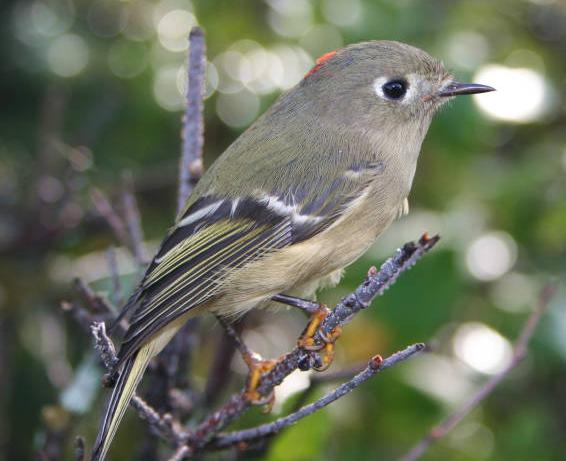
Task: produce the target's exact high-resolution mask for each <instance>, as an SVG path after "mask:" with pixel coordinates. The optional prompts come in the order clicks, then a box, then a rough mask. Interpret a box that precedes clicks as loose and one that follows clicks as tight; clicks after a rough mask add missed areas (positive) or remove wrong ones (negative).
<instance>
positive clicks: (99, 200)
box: [90, 188, 132, 249]
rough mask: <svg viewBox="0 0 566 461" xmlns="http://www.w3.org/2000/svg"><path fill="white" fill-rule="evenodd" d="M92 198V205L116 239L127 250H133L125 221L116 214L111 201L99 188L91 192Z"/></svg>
mask: <svg viewBox="0 0 566 461" xmlns="http://www.w3.org/2000/svg"><path fill="white" fill-rule="evenodd" d="M90 198H91V200H92V203H93V205H94V207H95V208H96V210H97V211H98V213H99V214H100V216H102V217H103V218H104V219H105V220H106V222H107V223H108V225H109V226H110V228H111V229H112V232H113V233H114V236H115V237H116V239H117V240H118V241H119V242H120V243H121V244H122V245H123V246H124V247H126V248H129V249H132V247H131V241H130V236H129V235H128V229H127V227H126V223H125V222H124V220H123V219H122V218H121V217H120V216H119V215H118V213H116V211H115V210H114V208H113V207H112V205H111V204H110V200H108V198H107V197H106V195H105V194H104V193H103V192H102V191H101V190H100V189H97V188H92V190H91V191H90Z"/></svg>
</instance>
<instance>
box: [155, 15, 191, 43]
mask: <svg viewBox="0 0 566 461" xmlns="http://www.w3.org/2000/svg"><path fill="white" fill-rule="evenodd" d="M195 25H196V18H195V16H194V15H193V14H192V13H191V12H189V11H186V10H173V11H169V12H168V13H166V14H165V15H164V16H163V17H162V18H161V19H160V20H159V23H158V25H157V33H158V35H159V42H160V43H161V45H163V47H164V48H166V49H167V50H169V51H184V50H186V49H187V48H188V47H189V41H188V39H187V37H188V36H189V32H190V31H191V29H192V28H193V27H194V26H195Z"/></svg>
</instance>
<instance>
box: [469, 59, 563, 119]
mask: <svg viewBox="0 0 566 461" xmlns="http://www.w3.org/2000/svg"><path fill="white" fill-rule="evenodd" d="M474 82H478V83H482V82H486V83H487V82H488V83H489V85H490V86H493V87H494V88H495V89H496V90H497V91H495V92H494V93H491V94H490V97H489V98H486V97H480V96H474V101H475V103H476V104H477V105H478V107H479V108H480V109H481V110H482V112H484V113H485V114H486V115H488V116H489V117H491V118H493V119H497V120H502V121H505V122H513V123H529V122H534V121H541V118H542V117H544V116H545V115H547V114H548V113H549V112H550V110H551V109H552V108H553V104H552V101H551V99H552V98H551V97H552V94H553V91H552V90H551V88H550V86H549V84H548V83H547V82H546V80H545V78H544V76H543V75H541V74H540V73H539V72H538V71H536V70H533V69H528V68H511V67H506V66H503V65H500V64H489V65H486V66H484V67H482V68H481V69H480V70H479V71H478V72H477V73H476V75H475V76H474Z"/></svg>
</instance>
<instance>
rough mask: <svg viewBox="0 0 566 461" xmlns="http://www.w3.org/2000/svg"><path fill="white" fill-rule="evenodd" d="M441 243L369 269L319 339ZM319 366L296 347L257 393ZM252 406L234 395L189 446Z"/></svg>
mask: <svg viewBox="0 0 566 461" xmlns="http://www.w3.org/2000/svg"><path fill="white" fill-rule="evenodd" d="M438 240H439V237H438V236H436V237H433V238H429V237H428V236H427V235H424V236H423V237H422V238H421V239H420V240H419V241H418V242H417V243H415V242H410V243H407V244H405V245H404V246H403V247H402V248H400V249H399V250H397V253H396V254H395V256H393V257H392V258H389V259H388V260H387V261H386V262H385V263H384V264H383V265H382V266H381V269H380V270H379V271H377V270H376V269H375V268H372V269H370V271H369V273H368V277H367V278H366V280H365V281H364V282H363V283H362V284H361V285H360V286H359V287H358V288H357V289H356V291H354V292H353V293H352V294H350V295H348V296H346V297H345V298H343V299H342V301H340V303H338V305H337V306H336V307H335V308H334V310H332V311H331V312H330V313H329V315H328V316H327V317H326V319H325V321H324V322H323V323H322V324H321V326H320V327H319V329H318V330H317V333H316V335H319V334H320V331H321V330H322V329H323V328H325V325H326V324H331V325H335V326H334V327H333V328H336V327H338V326H342V325H345V324H346V323H347V322H348V321H349V320H350V319H351V318H352V316H353V315H355V314H356V313H357V312H359V311H360V310H362V309H364V308H366V307H368V306H369V304H370V303H371V301H372V300H373V298H375V297H376V296H378V295H380V294H382V293H383V292H384V291H385V289H386V288H388V287H389V286H391V285H392V284H393V283H394V282H395V281H396V280H397V278H398V277H399V275H400V274H401V273H402V272H403V271H405V270H407V269H408V268H409V267H411V266H412V265H413V264H414V263H415V262H416V261H417V260H418V259H419V258H420V257H421V256H422V255H424V254H425V253H426V252H427V251H429V250H430V249H431V248H432V247H433V246H434V245H435V244H436V242H438ZM330 331H331V330H330ZM227 332H228V334H230V335H231V336H234V335H235V336H236V337H237V334H235V333H234V332H231V331H230V328H228V330H227ZM316 335H315V337H316ZM243 347H244V349H242V350H243V351H244V353H245V352H246V351H247V348H245V346H243ZM319 364H320V356H319V355H318V353H317V352H312V351H306V350H304V349H302V348H299V347H296V348H295V349H293V350H292V351H291V352H289V353H287V354H285V355H284V356H283V357H281V358H280V359H279V360H278V362H277V364H276V365H275V366H274V367H273V368H272V369H271V370H270V371H268V372H267V373H265V374H264V375H263V376H262V378H261V380H260V384H259V386H258V387H257V391H258V392H259V394H260V395H261V396H263V397H268V396H269V395H270V394H271V393H272V391H273V389H274V388H275V387H276V386H278V385H279V384H281V383H282V382H283V380H284V379H285V378H286V377H287V376H288V375H290V374H291V373H292V372H293V371H295V370H296V369H301V370H308V369H310V368H312V367H315V366H318V365H319ZM250 405H251V403H250V402H249V401H248V400H247V399H246V397H245V391H244V390H243V391H241V392H240V393H239V394H236V395H233V396H232V397H231V398H230V399H229V400H228V402H227V403H226V404H225V405H224V406H223V407H221V408H220V409H219V410H217V411H216V412H214V413H213V414H212V415H210V416H209V417H207V418H206V419H205V420H204V422H202V423H201V424H200V425H199V426H197V428H196V429H194V430H189V431H187V433H186V441H187V444H188V446H189V447H191V448H197V449H200V448H202V447H205V446H206V445H207V444H209V443H210V441H211V440H212V439H213V438H214V436H215V434H217V433H218V432H219V431H221V430H222V429H224V428H225V427H226V426H228V425H229V424H230V423H232V422H233V421H234V420H236V419H237V418H239V417H240V416H241V415H242V414H243V413H244V412H245V411H246V410H247V409H248V408H249V407H250Z"/></svg>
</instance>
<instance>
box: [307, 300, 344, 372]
mask: <svg viewBox="0 0 566 461" xmlns="http://www.w3.org/2000/svg"><path fill="white" fill-rule="evenodd" d="M329 313H330V309H328V308H327V307H326V306H325V305H324V304H321V305H320V307H319V308H318V309H317V310H316V311H315V312H314V313H313V314H312V316H311V319H310V321H309V324H308V325H307V327H306V328H305V331H303V334H302V335H301V337H300V338H299V340H298V341H297V345H298V346H299V347H300V348H302V349H305V350H307V351H316V352H319V353H320V355H321V365H319V366H315V367H313V369H314V370H315V371H324V370H326V369H327V368H328V367H329V366H330V365H331V364H332V361H333V360H334V343H335V342H336V340H337V339H338V338H339V337H340V335H341V334H342V328H341V327H336V328H335V329H334V330H332V332H331V333H330V334H329V335H328V336H326V335H320V336H321V338H322V341H317V340H315V335H316V332H317V330H318V327H320V324H321V323H322V322H323V321H324V319H325V318H326V317H327V316H328V314H329Z"/></svg>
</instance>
